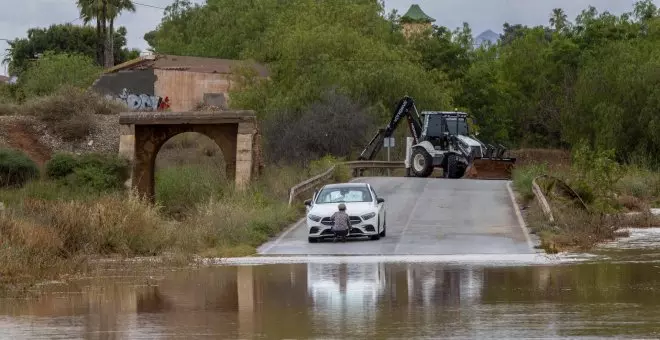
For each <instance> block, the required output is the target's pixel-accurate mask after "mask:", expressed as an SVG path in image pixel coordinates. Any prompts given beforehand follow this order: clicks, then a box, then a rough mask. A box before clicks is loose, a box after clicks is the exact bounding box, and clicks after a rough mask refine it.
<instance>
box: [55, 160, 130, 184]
mask: <svg viewBox="0 0 660 340" xmlns="http://www.w3.org/2000/svg"><path fill="white" fill-rule="evenodd" d="M46 173H47V174H48V177H49V178H51V179H58V180H63V182H64V183H65V184H67V185H69V186H73V187H77V188H82V189H86V190H88V191H99V192H103V191H107V190H112V189H119V188H121V187H122V185H123V183H124V182H125V181H126V180H127V179H128V177H129V175H130V172H129V164H128V161H126V160H125V159H123V158H120V157H118V156H115V155H105V154H99V153H90V154H84V155H81V156H75V155H72V154H67V153H60V154H56V155H55V156H53V158H51V160H50V161H48V163H46Z"/></svg>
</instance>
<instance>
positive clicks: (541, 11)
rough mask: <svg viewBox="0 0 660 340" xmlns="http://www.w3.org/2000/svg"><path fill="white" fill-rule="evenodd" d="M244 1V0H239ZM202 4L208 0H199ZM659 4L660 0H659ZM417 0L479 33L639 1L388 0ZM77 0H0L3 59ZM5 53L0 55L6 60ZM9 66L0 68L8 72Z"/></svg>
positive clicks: (70, 14)
mask: <svg viewBox="0 0 660 340" xmlns="http://www.w3.org/2000/svg"><path fill="white" fill-rule="evenodd" d="M172 1H173V0H139V1H136V3H139V4H142V5H137V12H136V13H126V14H123V15H122V16H121V17H120V18H119V19H118V20H117V27H118V26H126V28H127V29H128V45H129V47H136V48H140V49H145V48H146V47H147V43H146V42H145V41H144V39H142V37H143V36H144V33H146V32H148V31H150V30H152V29H154V28H155V27H156V25H158V23H159V22H160V19H161V17H162V14H163V10H162V9H159V8H153V7H148V6H145V5H151V6H154V7H160V8H164V7H165V6H167V5H168V4H170V3H172ZM236 1H241V0H236ZM194 2H197V3H203V2H205V0H194ZM654 2H655V3H656V4H658V5H660V0H654ZM413 3H417V4H419V5H420V6H421V8H422V9H423V10H424V11H425V12H426V14H428V15H430V16H431V17H433V18H435V19H436V20H437V21H436V22H435V23H436V24H438V25H442V26H447V27H449V28H452V29H453V28H456V27H459V26H461V25H462V23H463V22H468V23H469V24H470V26H471V27H472V29H473V32H474V34H475V35H477V34H479V33H481V32H483V31H485V30H487V29H492V30H493V31H495V32H497V33H500V32H501V27H502V24H503V23H504V22H509V23H520V24H525V25H540V24H547V22H548V18H549V16H550V12H551V11H552V9H553V8H557V7H560V8H563V9H564V10H565V11H566V13H567V14H568V17H569V18H570V19H571V20H573V19H574V18H575V16H576V15H578V14H579V13H580V11H581V10H582V9H585V8H587V7H588V6H589V5H593V6H595V7H597V8H598V9H599V11H605V10H607V11H610V12H612V13H614V14H620V13H622V12H626V11H629V10H631V9H632V6H633V4H634V3H635V0H385V5H386V6H387V10H388V12H389V10H391V9H397V10H398V11H399V13H400V14H403V13H405V11H406V10H407V9H408V8H409V7H410V5H411V4H413ZM77 18H78V9H77V8H76V6H75V0H20V1H19V0H0V56H2V58H4V53H6V51H5V50H6V48H7V43H6V42H5V41H3V40H1V39H15V38H16V37H24V36H25V35H26V32H27V30H28V29H29V28H31V27H47V26H49V25H51V24H54V23H66V22H74V23H80V20H77ZM2 58H0V59H2ZM5 72H6V66H5V65H3V66H2V68H1V69H0V74H5Z"/></svg>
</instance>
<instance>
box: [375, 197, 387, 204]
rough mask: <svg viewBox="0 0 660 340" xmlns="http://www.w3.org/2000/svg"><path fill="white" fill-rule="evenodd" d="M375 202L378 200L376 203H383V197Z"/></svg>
mask: <svg viewBox="0 0 660 340" xmlns="http://www.w3.org/2000/svg"><path fill="white" fill-rule="evenodd" d="M377 202H378V204H380V203H385V199H384V198H379V199H378V200H377Z"/></svg>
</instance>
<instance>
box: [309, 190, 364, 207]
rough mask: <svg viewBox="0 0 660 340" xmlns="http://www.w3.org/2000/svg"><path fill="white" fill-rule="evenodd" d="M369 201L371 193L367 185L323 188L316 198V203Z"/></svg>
mask: <svg viewBox="0 0 660 340" xmlns="http://www.w3.org/2000/svg"><path fill="white" fill-rule="evenodd" d="M371 201H372V198H371V193H369V189H368V188H367V187H340V188H325V189H323V190H321V192H320V193H319V195H318V196H317V198H316V203H317V204H325V203H348V202H371Z"/></svg>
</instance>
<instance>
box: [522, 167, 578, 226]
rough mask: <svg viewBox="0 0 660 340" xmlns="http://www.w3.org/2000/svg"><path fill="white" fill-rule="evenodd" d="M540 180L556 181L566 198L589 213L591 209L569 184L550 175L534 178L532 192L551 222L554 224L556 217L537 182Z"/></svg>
mask: <svg viewBox="0 0 660 340" xmlns="http://www.w3.org/2000/svg"><path fill="white" fill-rule="evenodd" d="M538 179H548V180H552V181H554V182H555V185H559V189H560V190H561V193H562V194H563V195H564V196H567V197H570V198H571V199H573V200H574V201H575V202H576V204H577V205H579V207H580V208H582V209H584V210H585V211H589V207H588V206H587V204H586V203H584V201H583V200H582V198H581V197H580V195H578V193H577V192H575V190H573V188H571V187H570V186H569V185H568V184H566V183H565V182H564V181H562V180H561V179H559V178H557V177H553V176H549V175H541V176H538V177H536V178H534V180H533V181H532V192H534V196H535V197H536V199H537V200H538V201H539V204H540V205H541V209H542V210H543V213H544V214H545V216H546V217H547V218H548V220H549V221H550V222H554V221H555V217H554V214H553V213H552V207H551V206H550V203H549V201H548V198H547V197H546V196H545V194H544V193H543V190H541V187H540V186H539V184H538V182H537V180H538Z"/></svg>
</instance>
